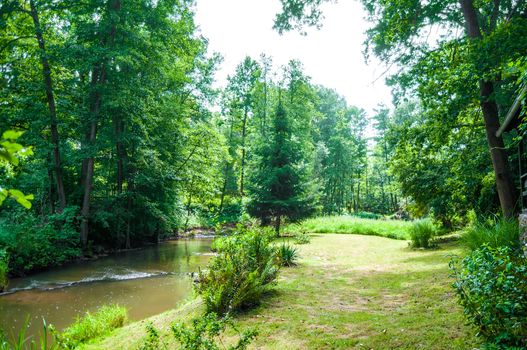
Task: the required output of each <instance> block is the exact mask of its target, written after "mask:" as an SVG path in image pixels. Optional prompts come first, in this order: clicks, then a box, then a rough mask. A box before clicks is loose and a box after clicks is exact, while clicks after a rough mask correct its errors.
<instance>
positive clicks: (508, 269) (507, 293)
mask: <svg viewBox="0 0 527 350" xmlns="http://www.w3.org/2000/svg"><path fill="white" fill-rule="evenodd" d="M450 267H451V269H452V270H453V272H454V277H455V279H456V281H455V283H454V284H453V287H454V289H455V291H456V293H457V296H458V298H459V302H460V304H461V305H462V306H463V308H464V309H465V314H466V315H467V317H468V319H469V321H470V322H471V323H472V324H473V325H474V326H475V327H476V328H477V329H478V335H479V336H481V337H483V338H484V339H485V340H486V341H487V342H488V343H490V345H492V346H493V347H494V348H498V349H505V348H506V349H510V348H511V347H517V348H518V349H525V347H526V346H527V298H526V296H527V261H526V260H525V258H524V257H523V256H521V255H519V254H517V253H516V252H514V251H513V250H512V249H511V248H509V247H498V248H492V247H490V246H488V245H484V246H483V247H482V248H480V249H477V250H475V251H474V252H472V253H471V254H470V255H468V256H467V257H466V258H464V259H463V260H462V261H461V263H459V261H456V260H453V261H451V263H450Z"/></svg>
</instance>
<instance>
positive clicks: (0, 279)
mask: <svg viewBox="0 0 527 350" xmlns="http://www.w3.org/2000/svg"><path fill="white" fill-rule="evenodd" d="M8 273H9V256H8V255H7V252H6V251H5V250H4V249H0V293H1V292H3V291H4V290H5V289H6V288H7V284H8V283H9V279H8Z"/></svg>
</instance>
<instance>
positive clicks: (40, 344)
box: [0, 317, 63, 350]
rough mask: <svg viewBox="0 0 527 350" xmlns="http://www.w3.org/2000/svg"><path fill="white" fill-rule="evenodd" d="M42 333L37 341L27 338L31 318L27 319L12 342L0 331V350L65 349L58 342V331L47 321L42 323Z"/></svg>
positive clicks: (30, 337)
mask: <svg viewBox="0 0 527 350" xmlns="http://www.w3.org/2000/svg"><path fill="white" fill-rule="evenodd" d="M42 323H43V325H42V331H41V332H40V333H39V335H38V338H37V339H36V340H35V339H33V337H32V336H29V337H26V330H27V325H28V324H29V317H28V318H27V319H26V321H25V323H24V325H23V326H22V329H21V330H20V331H19V332H18V334H17V335H16V336H14V337H13V339H12V340H11V341H10V340H9V339H7V337H6V336H5V334H4V333H3V331H2V330H1V329H0V350H37V349H44V350H59V349H63V347H62V345H61V344H60V343H59V342H58V341H56V337H57V331H56V330H55V328H54V327H53V326H52V325H48V324H47V323H46V321H45V320H43V321H42Z"/></svg>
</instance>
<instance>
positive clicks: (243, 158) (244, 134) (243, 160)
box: [240, 106, 248, 197]
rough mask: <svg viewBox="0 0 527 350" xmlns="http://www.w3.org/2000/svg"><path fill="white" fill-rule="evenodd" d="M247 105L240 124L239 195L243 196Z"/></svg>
mask: <svg viewBox="0 0 527 350" xmlns="http://www.w3.org/2000/svg"><path fill="white" fill-rule="evenodd" d="M247 113H248V111H247V106H245V110H244V113H243V124H242V169H241V175H240V195H241V196H242V197H243V196H244V189H243V181H244V176H245V136H246V134H247Z"/></svg>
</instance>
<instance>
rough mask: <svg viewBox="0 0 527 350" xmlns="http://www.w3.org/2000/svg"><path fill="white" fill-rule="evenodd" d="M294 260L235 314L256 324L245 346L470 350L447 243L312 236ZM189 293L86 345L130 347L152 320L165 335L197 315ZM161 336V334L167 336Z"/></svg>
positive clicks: (470, 332)
mask: <svg viewBox="0 0 527 350" xmlns="http://www.w3.org/2000/svg"><path fill="white" fill-rule="evenodd" d="M298 249H299V251H300V254H301V259H300V264H299V266H297V267H294V268H286V269H284V270H283V271H282V273H281V277H280V279H279V282H278V284H277V286H276V292H275V293H274V294H273V295H270V296H268V297H267V298H266V299H265V300H264V301H263V303H262V304H261V306H259V307H257V308H256V309H253V310H251V311H249V312H247V313H245V314H241V315H238V316H237V317H236V322H237V324H238V325H239V327H240V328H241V329H243V328H246V327H256V328H257V329H258V330H259V332H260V335H259V336H258V338H257V340H256V341H255V342H254V343H253V345H252V346H251V348H253V349H473V348H474V347H476V346H477V343H476V338H475V335H474V332H473V330H471V329H470V328H468V327H467V326H465V321H464V317H463V312H462V310H461V308H460V307H459V306H458V305H457V303H456V300H455V297H454V295H453V292H452V289H451V287H450V284H451V279H450V277H449V270H448V266H447V264H448V261H449V255H451V254H458V253H460V250H459V249H458V248H457V247H456V246H455V245H453V243H448V244H443V245H441V246H440V248H439V249H435V250H430V251H415V250H411V249H409V248H408V245H407V243H406V242H403V241H400V240H391V239H386V238H382V237H374V236H360V235H335V234H327V235H314V236H313V238H312V241H311V243H310V244H307V245H301V246H298ZM201 310H202V306H201V304H200V302H199V300H194V301H191V302H189V303H187V304H186V305H184V306H182V307H181V308H179V309H178V310H172V311H168V312H166V313H164V314H161V315H158V316H155V317H152V318H151V319H149V320H148V321H141V322H136V323H133V324H130V325H128V326H125V327H124V328H121V329H119V330H116V331H114V332H113V333H112V335H111V336H110V337H107V338H104V339H102V340H99V341H98V342H97V343H94V344H91V345H89V346H87V347H86V348H87V349H134V348H137V347H138V346H139V344H140V343H141V338H142V337H143V336H144V334H145V331H144V329H145V324H146V322H150V321H151V322H153V323H154V324H155V325H156V326H157V327H158V328H160V329H161V330H162V332H164V333H165V334H166V333H167V332H168V329H169V327H170V324H171V323H172V322H174V321H178V322H181V321H184V320H188V319H190V318H191V317H192V316H194V315H197V314H199V312H200V311H201ZM167 339H169V338H167Z"/></svg>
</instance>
